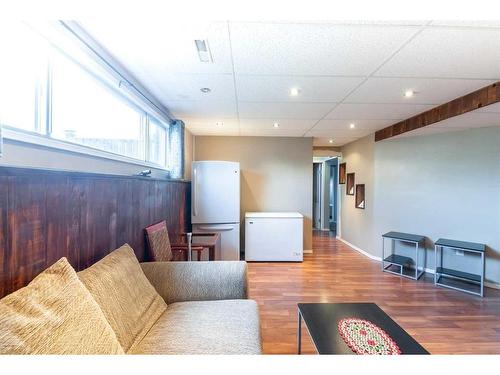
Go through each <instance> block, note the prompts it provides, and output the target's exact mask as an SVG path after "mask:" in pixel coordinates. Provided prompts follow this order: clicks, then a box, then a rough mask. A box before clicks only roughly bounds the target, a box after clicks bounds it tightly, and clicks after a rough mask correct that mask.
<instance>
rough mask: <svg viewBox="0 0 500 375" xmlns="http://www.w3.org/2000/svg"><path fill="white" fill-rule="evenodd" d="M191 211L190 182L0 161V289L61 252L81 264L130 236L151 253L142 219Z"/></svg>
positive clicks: (178, 228) (180, 224) (183, 218)
mask: <svg viewBox="0 0 500 375" xmlns="http://www.w3.org/2000/svg"><path fill="white" fill-rule="evenodd" d="M189 219H190V184H189V183H187V182H181V181H167V180H155V179H145V178H139V177H133V176H131V177H127V176H109V175H96V174H82V173H75V172H54V171H44V170H36V169H22V168H8V167H0V229H1V233H0V297H2V296H4V295H6V294H8V293H11V292H12V291H14V290H16V289H19V288H21V287H23V286H25V285H26V284H27V283H29V282H30V281H31V280H32V279H33V278H34V277H35V276H36V275H37V274H38V273H40V272H41V271H42V270H44V269H45V268H47V267H48V266H50V265H51V264H53V263H54V262H55V261H57V260H58V259H59V258H61V257H67V258H68V260H69V262H70V263H71V264H72V265H73V267H75V269H77V270H81V269H84V268H86V267H88V266H90V265H91V264H93V263H95V262H96V261H98V260H99V259H101V258H102V257H104V256H105V255H106V254H108V253H109V252H111V251H112V250H114V249H116V248H117V247H119V246H121V245H122V244H124V243H128V244H130V246H132V248H133V249H134V251H135V252H136V255H137V257H138V259H139V260H140V261H144V260H148V259H149V256H148V252H147V249H146V241H145V237H144V231H143V229H144V227H146V226H148V225H150V224H152V223H155V222H158V221H161V220H167V222H168V227H169V231H170V232H171V233H179V232H185V231H188V230H189V229H190V222H189Z"/></svg>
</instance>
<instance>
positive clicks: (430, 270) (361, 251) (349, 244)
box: [337, 236, 500, 289]
mask: <svg viewBox="0 0 500 375" xmlns="http://www.w3.org/2000/svg"><path fill="white" fill-rule="evenodd" d="M337 239H338V240H339V241H341V242H343V243H345V244H346V245H347V246H349V247H352V248H353V249H354V250H356V251H357V252H358V253H361V254H363V255H364V256H366V257H368V258H370V259H372V260H376V261H377V262H381V261H382V258H381V257H377V256H375V255H372V254H370V253H367V252H366V251H364V250H362V249H360V248H359V247H357V246H355V245H353V244H352V243H350V242H348V241H346V240H344V239H343V238H340V237H338V236H337ZM425 272H426V273H429V274H431V275H434V270H433V269H431V268H426V269H425ZM484 286H486V287H488V288H493V289H500V284H495V283H491V282H489V281H485V282H484Z"/></svg>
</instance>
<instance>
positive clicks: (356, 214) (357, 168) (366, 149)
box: [340, 134, 375, 253]
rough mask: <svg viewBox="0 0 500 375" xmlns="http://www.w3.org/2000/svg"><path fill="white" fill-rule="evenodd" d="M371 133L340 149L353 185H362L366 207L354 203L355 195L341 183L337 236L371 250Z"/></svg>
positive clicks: (372, 148)
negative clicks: (360, 207) (338, 230)
mask: <svg viewBox="0 0 500 375" xmlns="http://www.w3.org/2000/svg"><path fill="white" fill-rule="evenodd" d="M374 139H375V138H374V135H373V134H372V135H369V136H367V137H364V138H362V139H359V140H358V141H356V142H353V143H350V144H348V145H346V146H344V147H343V148H342V161H341V162H345V163H346V166H347V173H355V176H354V182H355V184H365V207H366V208H365V209H364V210H362V209H359V208H356V207H355V206H354V198H355V196H354V195H347V194H346V187H347V184H343V185H340V197H341V198H340V199H341V210H340V220H341V228H340V232H341V233H340V235H341V237H342V238H343V239H345V240H346V241H348V242H350V243H352V244H353V245H355V246H357V247H359V248H361V249H363V250H365V251H367V252H370V253H374V251H375V248H374V244H373V212H374V207H373V201H374V198H373V191H374V181H373V179H374V172H373V168H374V166H373V160H374Z"/></svg>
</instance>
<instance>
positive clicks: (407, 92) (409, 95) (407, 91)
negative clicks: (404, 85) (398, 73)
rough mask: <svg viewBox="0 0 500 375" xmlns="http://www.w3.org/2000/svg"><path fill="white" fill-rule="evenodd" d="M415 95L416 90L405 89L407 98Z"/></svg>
mask: <svg viewBox="0 0 500 375" xmlns="http://www.w3.org/2000/svg"><path fill="white" fill-rule="evenodd" d="M413 95H415V92H414V91H413V90H406V91H405V98H411V97H412V96H413Z"/></svg>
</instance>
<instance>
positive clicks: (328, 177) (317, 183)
mask: <svg viewBox="0 0 500 375" xmlns="http://www.w3.org/2000/svg"><path fill="white" fill-rule="evenodd" d="M338 167H339V163H338V158H337V157H314V158H313V229H314V230H318V231H323V232H329V233H328V234H329V235H331V236H336V235H337V231H338ZM325 234H326V233H325Z"/></svg>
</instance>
